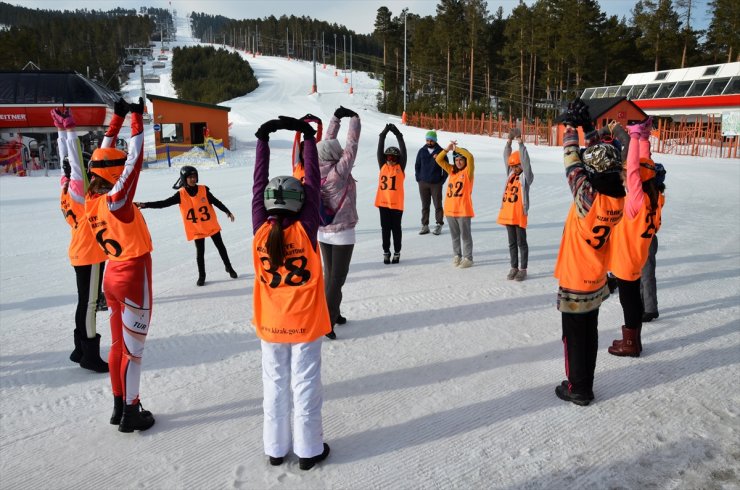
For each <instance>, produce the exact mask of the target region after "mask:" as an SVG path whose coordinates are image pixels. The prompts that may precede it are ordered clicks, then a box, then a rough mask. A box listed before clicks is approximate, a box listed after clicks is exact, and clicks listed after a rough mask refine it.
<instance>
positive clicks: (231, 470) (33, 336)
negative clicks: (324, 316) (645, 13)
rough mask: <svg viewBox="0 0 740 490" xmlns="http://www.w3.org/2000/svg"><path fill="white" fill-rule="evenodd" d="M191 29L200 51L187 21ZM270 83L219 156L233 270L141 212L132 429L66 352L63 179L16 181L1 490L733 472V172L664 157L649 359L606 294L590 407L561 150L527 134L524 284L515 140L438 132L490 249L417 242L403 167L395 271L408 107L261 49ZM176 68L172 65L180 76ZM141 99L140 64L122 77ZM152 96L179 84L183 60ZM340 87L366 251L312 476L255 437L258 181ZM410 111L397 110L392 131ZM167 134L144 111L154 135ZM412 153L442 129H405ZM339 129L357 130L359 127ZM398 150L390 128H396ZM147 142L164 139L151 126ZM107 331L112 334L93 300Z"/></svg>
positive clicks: (159, 189) (538, 485)
mask: <svg viewBox="0 0 740 490" xmlns="http://www.w3.org/2000/svg"><path fill="white" fill-rule="evenodd" d="M178 36H179V41H178V43H179V44H180V45H187V44H193V43H194V41H193V40H192V39H191V38H190V37H189V36H188V29H187V25H186V24H185V23H184V19H179V27H178ZM248 60H249V62H250V64H251V65H252V67H253V69H254V71H255V74H256V75H257V77H258V78H259V81H260V87H259V88H258V89H257V90H255V91H254V92H253V93H250V94H248V95H246V96H244V97H240V98H237V99H234V100H230V101H226V102H224V103H223V104H222V105H225V106H228V107H231V112H230V114H229V118H230V121H231V122H232V123H233V125H232V135H233V136H234V137H235V140H236V149H235V150H234V151H231V152H227V157H226V163H225V164H224V165H222V166H220V167H217V168H216V167H211V168H203V169H201V172H200V182H201V183H202V184H205V185H208V186H209V187H210V188H211V191H212V192H213V194H214V195H215V196H216V197H217V198H219V199H220V200H221V201H223V202H224V203H225V204H226V205H227V206H228V207H229V208H230V209H231V210H232V212H233V213H234V215H235V216H236V222H234V223H231V222H229V221H228V220H227V219H226V217H225V216H224V215H223V214H222V213H220V212H219V220H220V222H221V226H222V227H223V231H222V235H223V238H224V242H225V244H226V247H227V249H228V251H229V254H230V257H231V260H232V263H233V264H234V267H235V269H236V270H237V272H238V273H239V278H238V279H237V280H233V279H230V278H229V277H228V275H227V274H226V273H225V272H224V271H223V266H222V265H221V262H220V259H219V257H218V254H217V252H216V250H215V247H214V246H213V245H212V243H210V242H208V243H207V245H206V268H207V272H208V276H207V282H206V286H205V287H202V288H199V287H196V286H195V280H196V278H197V271H196V265H195V250H194V247H193V244H192V243H189V242H187V241H186V240H185V238H184V234H183V229H182V222H181V218H180V215H179V211H178V209H177V208H174V207H173V208H168V209H163V210H153V209H147V210H144V211H143V212H144V215H145V217H146V220H147V223H148V225H149V229H150V232H151V235H152V239H153V242H154V247H155V250H154V252H153V269H154V273H153V287H154V310H153V311H154V312H153V318H152V322H151V325H152V326H151V330H150V336H149V340H148V341H147V345H146V351H145V356H144V368H143V373H142V386H141V396H142V402H143V404H144V406H145V407H146V408H147V409H148V410H151V411H152V412H153V414H154V416H155V418H156V425H155V426H154V427H153V428H152V429H150V430H148V431H146V432H144V433H134V434H122V433H119V432H118V431H117V430H116V427H114V426H111V425H109V424H108V418H109V417H110V411H111V405H112V403H111V394H110V387H109V380H108V377H107V375H99V374H93V373H91V372H89V371H86V370H83V369H81V368H79V367H78V366H77V365H75V364H73V363H71V362H70V361H69V360H68V355H69V352H70V350H71V347H72V330H73V329H74V306H75V301H76V289H75V283H74V272H73V270H72V268H71V267H70V265H69V262H68V260H67V245H68V240H69V231H68V229H67V225H66V223H65V222H64V220H63V219H62V217H61V216H60V213H59V204H58V194H59V186H58V179H57V178H56V177H49V178H44V177H34V178H14V177H3V178H0V210H1V212H0V275H1V278H2V281H1V282H0V488H2V489H27V488H28V489H31V488H34V489H37V488H55V489H67V488H69V489H72V488H74V489H99V488H156V489H175V488H183V489H185V488H187V489H221V488H248V489H262V488H274V489H290V488H342V489H345V488H347V489H367V488H404V489H406V488H419V489H427V488H500V489H525V488H526V489H559V488H596V489H602V488H603V489H613V488H656V489H674V488H675V489H683V488H692V489H693V488H702V489H705V488H706V489H736V488H740V444H738V441H740V423H739V421H738V416H739V415H740V403H739V402H740V390H739V384H738V380H739V379H740V368H739V363H740V279H739V278H740V233H739V231H738V223H740V165H739V162H738V161H737V160H715V159H697V158H689V157H676V156H665V155H659V156H658V158H657V160H658V161H661V162H662V163H664V164H665V166H666V169H667V171H668V175H667V180H666V184H667V203H666V207H665V208H664V212H663V228H662V229H661V231H660V233H659V237H660V250H659V253H658V267H657V275H658V297H659V306H660V318H658V319H657V320H655V321H653V322H652V323H648V324H645V326H644V327H643V343H644V347H645V350H644V352H643V355H642V357H640V358H636V359H631V358H617V357H613V356H611V355H609V354H607V352H606V348H607V346H608V345H610V344H611V341H612V340H613V339H614V338H616V336H617V334H618V333H619V328H620V326H621V325H622V311H621V307H620V305H619V302H618V300H617V299H616V298H612V299H610V300H608V301H607V302H606V303H605V304H604V305H603V306H602V308H601V314H600V322H599V323H600V339H599V353H598V361H597V369H596V380H595V386H594V391H595V394H596V401H595V403H593V404H592V405H590V406H588V407H577V406H575V405H573V404H570V403H565V402H562V401H561V400H559V399H558V398H556V397H555V394H554V388H555V386H556V385H557V384H559V383H560V381H561V380H562V379H564V368H563V353H562V344H561V342H560V314H559V313H558V312H557V310H556V309H555V299H556V291H557V283H556V281H555V280H554V279H553V277H552V271H553V267H554V263H555V258H556V256H557V251H558V246H559V241H560V235H561V231H562V226H563V222H564V219H565V216H566V214H567V211H568V207H569V205H570V201H571V197H570V194H569V190H568V186H567V184H566V182H565V178H564V171H563V165H562V150H561V149H560V148H556V147H553V148H550V147H536V146H529V147H528V149H529V152H530V155H531V158H532V167H533V171H534V174H535V179H534V182H533V184H532V188H531V194H530V198H531V205H530V212H529V227H528V241H529V247H530V258H529V268H528V272H529V277H528V278H527V280H526V281H524V282H521V283H517V282H513V281H507V280H506V279H505V276H506V273H507V272H508V269H509V265H508V249H507V239H506V233H505V229H504V228H503V227H502V226H500V225H497V224H496V217H497V212H498V207H499V202H500V201H499V200H500V196H501V193H502V191H503V187H504V181H505V174H504V164H503V161H502V152H503V147H504V141H503V140H500V139H496V138H488V137H480V136H471V135H464V134H452V133H445V132H439V140H440V143H441V144H442V145H444V144H445V143H446V142H448V141H449V140H450V139H456V140H457V141H458V142H459V144H460V145H461V146H464V147H466V148H468V149H469V150H470V151H471V152H472V153H473V155H474V156H475V158H476V179H475V190H474V194H473V201H474V205H475V211H476V217H475V218H474V219H473V222H472V231H473V240H474V260H475V265H474V267H472V268H470V269H464V270H460V269H456V268H454V267H453V266H452V264H451V259H452V249H451V244H450V236H449V230H448V229H447V227H446V226H445V228H444V230H443V233H442V235H441V236H434V235H431V234H430V235H425V236H420V235H418V234H417V233H418V230H419V227H420V205H419V201H418V193H417V190H416V185H415V183H414V179H413V165H412V162H411V163H409V165H408V167H407V170H408V178H407V181H406V211H405V213H404V219H403V226H404V236H403V250H402V253H401V263H400V264H398V265H384V264H383V263H382V251H381V246H380V223H379V217H378V212H377V209H376V208H375V207H374V206H373V202H374V196H375V189H376V185H377V173H378V167H377V164H376V162H375V150H376V145H377V136H378V133H379V132H380V131H381V129H382V128H383V127H384V126H385V124H386V123H388V122H393V123H395V124H397V125H398V124H400V121H399V118H397V117H395V116H389V115H386V114H382V113H379V112H378V111H377V110H376V109H375V108H374V106H375V96H376V93H377V82H376V81H374V80H372V79H370V78H368V77H367V76H366V75H364V74H360V73H355V74H354V76H353V89H354V94H352V95H350V94H349V87H348V85H346V84H344V83H343V80H342V78H341V76H340V77H334V70H333V67H331V66H327V68H326V69H323V67H322V66H321V65H318V68H319V71H318V75H317V76H318V79H317V83H318V89H319V93H318V94H313V95H312V94H310V93H309V92H310V88H311V84H312V71H311V65H310V63H305V62H299V61H288V60H285V59H279V58H270V57H257V58H251V57H250V58H249V59H248ZM169 63H170V62H169V61H168V62H167V68H165V72H166V71H167V70H169V66H170V65H169ZM125 89H126V90H127V91H128V93H129V95H130V97H134V96H136V97H138V90H139V85H138V82H137V81H136V80H135V79H134V80H132V82H131V83H130V84H129V85H127V86H126V87H125ZM147 91H148V92H149V93H154V94H158V95H163V96H168V97H172V96H174V90H173V89H172V86H171V84H170V83H169V76H168V75H167V74H166V73H162V74H161V82H160V83H159V84H147ZM340 104H342V105H345V106H347V107H350V108H352V109H354V110H355V111H357V112H358V113H359V114H360V117H361V119H362V136H361V141H360V147H359V155H358V158H357V162H356V167H355V170H354V172H353V173H354V176H355V178H356V180H357V184H358V211H359V216H360V221H359V224H358V227H357V244H356V246H355V250H354V256H353V260H352V266H351V269H350V273H349V276H348V279H347V284H346V285H345V288H344V300H343V304H342V313H343V314H344V316H346V317H347V318H348V323H347V324H346V325H344V326H340V327H338V328H337V335H338V339H337V340H336V341H333V342H331V341H325V342H324V345H323V362H324V365H323V381H324V389H325V402H324V410H323V415H324V433H325V439H326V441H327V442H328V443H329V444H330V445H331V448H332V452H331V455H330V456H329V458H328V459H327V460H326V462H325V463H322V464H320V465H318V466H317V467H316V468H314V469H312V470H311V471H308V472H303V471H300V470H299V469H298V464H297V459H296V458H295V457H292V456H291V457H290V458H288V460H287V461H286V463H285V464H283V465H282V466H279V467H272V466H269V464H268V463H267V461H266V457H265V456H264V454H263V452H262V405H261V403H262V384H261V371H260V369H261V368H260V348H259V342H258V340H257V338H256V337H255V335H254V332H253V330H252V328H251V327H250V319H251V301H252V296H251V290H252V281H253V280H254V276H253V271H252V270H251V248H250V246H251V235H252V234H251V214H250V213H251V211H250V203H251V185H252V170H253V163H254V148H255V138H254V136H253V134H254V132H255V131H256V129H257V128H258V127H259V125H260V124H261V123H262V122H264V121H266V120H268V119H271V118H274V117H276V116H278V115H281V114H284V115H291V116H296V117H297V116H302V115H303V114H305V113H307V112H310V113H313V114H315V115H318V116H319V117H321V118H323V119H324V121H325V122H328V120H329V118H330V116H331V114H332V113H333V112H334V109H335V108H336V107H338V106H339V105H340ZM399 127H400V126H399ZM147 131H151V127H149V128H147ZM402 131H403V134H404V136H405V139H406V144H407V146H408V148H409V152H410V154H411V155H412V157H413V155H415V153H416V150H417V149H418V148H419V147H421V145H422V144H423V139H424V133H425V130H423V129H420V128H410V127H403V128H402ZM344 134H346V124H345V128H344V130H343V131H340V141H342V142H343V141H344V140H343V138H344ZM292 138H293V135H292V134H290V133H288V132H281V133H276V134H275V135H273V137H272V138H271V140H270V146H271V149H272V174H273V175H277V174H281V173H282V174H286V173H289V172H290V151H291V149H290V145H291V142H292ZM389 138H390V139H389V141H388V143H391V142H392V136H391V137H389ZM147 140H148V141H149V142H151V141H153V137H152V135H151V134H148V135H147ZM177 176H178V169H177V168H172V169H169V168H157V169H150V170H146V171H144V173H143V174H142V176H141V180H140V183H139V188H138V191H137V197H136V199H137V200H139V201H147V200H159V199H164V198H166V197H169V196H170V195H172V193H173V192H174V191H173V190H172V189H171V185H172V184H173V182H174V181H175V180H176V179H177ZM97 318H98V331H99V333H101V334H102V336H103V341H102V342H101V346H103V345H105V346H106V347H105V348H104V349H101V350H103V351H104V353H107V345H108V344H109V342H110V332H109V330H108V324H107V315H106V314H105V313H98V316H97Z"/></svg>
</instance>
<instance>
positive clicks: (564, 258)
mask: <svg viewBox="0 0 740 490" xmlns="http://www.w3.org/2000/svg"><path fill="white" fill-rule="evenodd" d="M623 208H624V198H623V197H609V196H607V195H605V194H601V193H599V194H598V195H597V197H596V199H595V200H594V202H593V205H592V206H591V209H590V210H589V212H588V214H587V215H586V216H584V217H583V218H581V217H579V216H578V212H577V211H576V205H575V203H573V204H571V206H570V211H569V212H568V217H567V218H566V220H565V227H564V229H563V237H562V239H561V241H560V251H559V252H558V260H557V262H556V263H555V274H554V275H555V277H556V278H558V283H559V285H560V287H563V288H566V289H571V290H574V291H582V292H590V291H598V290H599V289H601V288H602V287H604V283H605V282H606V271H607V266H608V263H609V251H610V248H611V247H610V240H609V239H610V237H611V234H612V231H613V229H614V226H616V224H617V223H619V221H620V220H621V219H622V214H623Z"/></svg>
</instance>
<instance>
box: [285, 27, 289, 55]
mask: <svg viewBox="0 0 740 490" xmlns="http://www.w3.org/2000/svg"><path fill="white" fill-rule="evenodd" d="M285 57H286V58H288V59H290V44H288V28H287V27H286V28H285Z"/></svg>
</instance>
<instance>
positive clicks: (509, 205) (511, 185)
mask: <svg viewBox="0 0 740 490" xmlns="http://www.w3.org/2000/svg"><path fill="white" fill-rule="evenodd" d="M496 222H497V223H498V224H500V225H515V226H519V227H520V228H526V227H527V215H526V214H524V202H523V200H522V183H521V181H520V180H519V175H518V174H517V173H516V172H511V174H509V178H508V179H506V189H504V197H503V199H502V200H501V210H500V211H499V212H498V220H497V221H496Z"/></svg>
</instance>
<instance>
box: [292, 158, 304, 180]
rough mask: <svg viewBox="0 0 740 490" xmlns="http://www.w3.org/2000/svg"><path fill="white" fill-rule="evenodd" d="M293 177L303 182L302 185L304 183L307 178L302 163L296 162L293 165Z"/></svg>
mask: <svg viewBox="0 0 740 490" xmlns="http://www.w3.org/2000/svg"><path fill="white" fill-rule="evenodd" d="M293 177H295V178H296V179H298V180H300V181H301V184H302V183H303V179H305V178H306V169H305V168H304V167H303V165H301V162H300V161H299V162H296V163H295V164H294V165H293Z"/></svg>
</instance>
